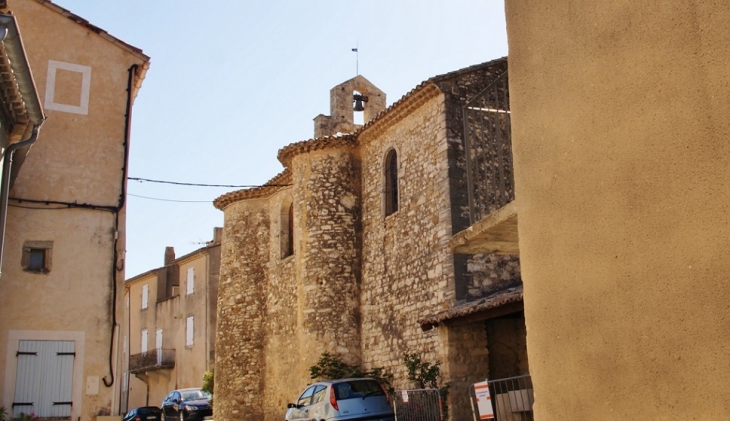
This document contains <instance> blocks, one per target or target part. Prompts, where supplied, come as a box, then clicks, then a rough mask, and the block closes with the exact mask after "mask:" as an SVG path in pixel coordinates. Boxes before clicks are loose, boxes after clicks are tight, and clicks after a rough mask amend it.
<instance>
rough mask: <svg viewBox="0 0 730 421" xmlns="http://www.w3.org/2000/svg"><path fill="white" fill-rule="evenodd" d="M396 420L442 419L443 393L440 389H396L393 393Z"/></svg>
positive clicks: (425, 420) (422, 420)
mask: <svg viewBox="0 0 730 421" xmlns="http://www.w3.org/2000/svg"><path fill="white" fill-rule="evenodd" d="M393 411H394V412H395V419H396V421H442V420H443V419H444V415H443V411H442V406H441V393H440V392H439V390H438V389H413V390H396V391H395V395H393Z"/></svg>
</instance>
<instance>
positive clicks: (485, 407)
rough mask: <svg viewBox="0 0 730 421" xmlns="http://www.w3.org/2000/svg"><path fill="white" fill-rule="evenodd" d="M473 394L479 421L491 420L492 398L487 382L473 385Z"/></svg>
mask: <svg viewBox="0 0 730 421" xmlns="http://www.w3.org/2000/svg"><path fill="white" fill-rule="evenodd" d="M474 394H475V395H476V396H477V408H478V409H479V419H480V420H493V419H494V410H493V409H492V396H491V395H490V394H489V382H486V381H484V382H481V383H475V384H474Z"/></svg>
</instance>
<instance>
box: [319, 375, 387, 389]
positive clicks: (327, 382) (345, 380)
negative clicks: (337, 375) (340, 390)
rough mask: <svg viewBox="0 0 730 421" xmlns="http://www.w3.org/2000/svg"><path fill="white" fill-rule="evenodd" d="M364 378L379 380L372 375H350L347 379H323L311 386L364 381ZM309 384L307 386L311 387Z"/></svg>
mask: <svg viewBox="0 0 730 421" xmlns="http://www.w3.org/2000/svg"><path fill="white" fill-rule="evenodd" d="M363 380H368V381H374V382H377V381H378V380H377V379H373V378H372V377H350V378H346V379H334V380H322V381H319V382H316V383H312V384H310V385H309V386H311V385H313V384H335V383H343V382H352V381H363ZM309 386H307V387H309Z"/></svg>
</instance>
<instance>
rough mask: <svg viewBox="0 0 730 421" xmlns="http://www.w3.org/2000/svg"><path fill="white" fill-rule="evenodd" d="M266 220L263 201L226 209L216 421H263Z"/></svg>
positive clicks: (220, 297) (236, 205)
mask: <svg viewBox="0 0 730 421" xmlns="http://www.w3.org/2000/svg"><path fill="white" fill-rule="evenodd" d="M269 221H270V216H269V213H268V208H267V202H266V200H265V199H250V200H246V201H239V202H236V203H234V204H231V205H230V206H228V207H227V208H226V209H225V220H224V228H223V243H222V244H221V272H220V284H219V288H218V326H217V335H216V369H217V370H216V383H215V391H214V392H215V396H216V399H215V401H214V402H215V408H214V411H215V413H216V417H217V418H220V419H223V420H226V421H235V420H241V421H246V420H252V419H263V405H264V395H263V393H261V392H262V390H263V385H264V377H263V375H262V374H263V370H264V343H265V342H264V340H265V337H264V335H265V332H264V323H265V321H266V314H265V311H264V310H265V308H264V304H265V285H266V283H267V266H268V260H269V244H270V243H269V241H270V233H269V227H270V222H269Z"/></svg>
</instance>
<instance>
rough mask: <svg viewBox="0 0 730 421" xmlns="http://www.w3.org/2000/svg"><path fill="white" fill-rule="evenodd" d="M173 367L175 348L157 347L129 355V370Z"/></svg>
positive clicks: (137, 370)
mask: <svg viewBox="0 0 730 421" xmlns="http://www.w3.org/2000/svg"><path fill="white" fill-rule="evenodd" d="M173 367H175V350H174V349H162V348H157V349H153V350H151V351H147V352H142V353H139V354H134V355H130V356H129V372H130V373H139V372H141V371H151V370H162V369H169V368H173Z"/></svg>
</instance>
